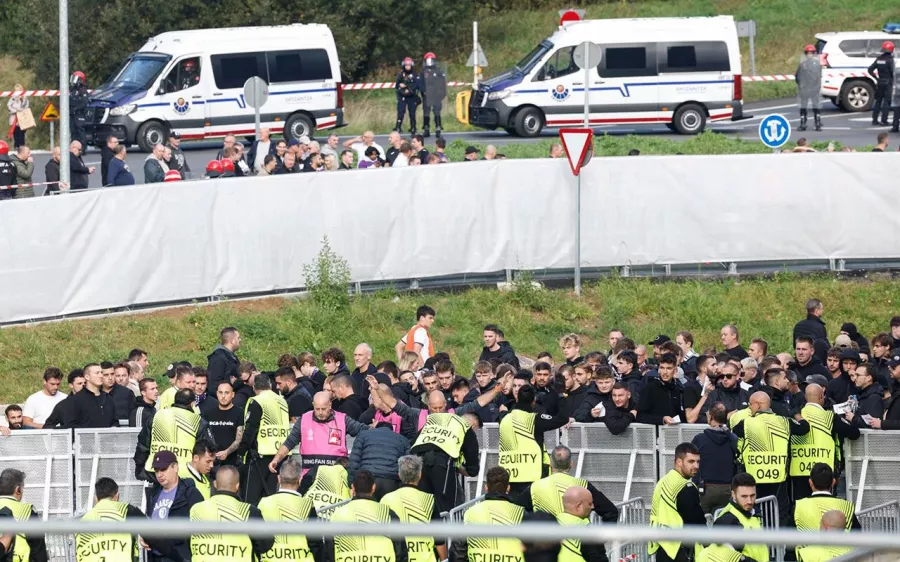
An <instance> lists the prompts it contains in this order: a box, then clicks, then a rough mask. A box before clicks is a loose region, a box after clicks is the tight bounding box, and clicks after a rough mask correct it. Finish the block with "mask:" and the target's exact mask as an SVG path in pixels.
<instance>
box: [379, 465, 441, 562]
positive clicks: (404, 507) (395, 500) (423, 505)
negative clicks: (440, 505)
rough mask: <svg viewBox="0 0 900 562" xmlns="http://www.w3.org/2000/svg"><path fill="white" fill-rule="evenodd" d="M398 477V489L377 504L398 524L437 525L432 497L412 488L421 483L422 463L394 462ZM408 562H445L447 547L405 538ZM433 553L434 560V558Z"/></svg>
mask: <svg viewBox="0 0 900 562" xmlns="http://www.w3.org/2000/svg"><path fill="white" fill-rule="evenodd" d="M397 466H398V471H397V472H398V474H399V476H400V482H402V485H401V486H400V488H399V489H397V490H394V491H393V492H390V493H387V494H385V495H384V496H382V498H381V503H382V504H383V505H386V506H388V507H389V508H390V509H391V511H393V512H394V513H395V514H396V515H397V517H398V518H399V519H400V522H401V523H430V522H431V521H440V520H441V513H440V511H438V510H437V507H436V504H435V502H434V495H433V494H429V493H427V492H423V491H421V490H419V489H418V488H416V486H418V485H419V480H421V479H422V459H421V458H419V457H417V456H415V455H406V456H403V457H400V459H399V460H398V461H397ZM406 547H407V550H408V551H409V562H438V561H439V560H446V559H447V546H446V545H445V544H444V540H443V539H436V538H435V537H406ZM435 549H437V554H438V557H437V558H435V556H434V554H435Z"/></svg>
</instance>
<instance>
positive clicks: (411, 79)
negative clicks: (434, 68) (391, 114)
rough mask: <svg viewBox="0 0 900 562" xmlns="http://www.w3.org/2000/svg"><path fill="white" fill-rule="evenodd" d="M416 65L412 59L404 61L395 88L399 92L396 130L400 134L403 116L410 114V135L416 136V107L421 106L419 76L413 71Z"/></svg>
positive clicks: (408, 58)
mask: <svg viewBox="0 0 900 562" xmlns="http://www.w3.org/2000/svg"><path fill="white" fill-rule="evenodd" d="M414 65H415V63H414V62H413V60H412V58H411V57H406V58H405V59H403V64H402V65H401V67H400V74H398V75H397V80H396V85H395V86H394V89H395V90H396V91H397V126H396V127H394V130H395V131H397V132H400V130H401V128H402V127H403V115H404V114H405V113H407V112H408V113H409V134H410V135H415V134H416V106H417V105H419V76H418V75H417V74H416V72H415V70H413V66H414Z"/></svg>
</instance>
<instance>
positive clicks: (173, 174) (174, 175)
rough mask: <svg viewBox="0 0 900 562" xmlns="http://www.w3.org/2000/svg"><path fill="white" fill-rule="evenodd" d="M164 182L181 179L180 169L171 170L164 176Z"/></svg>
mask: <svg viewBox="0 0 900 562" xmlns="http://www.w3.org/2000/svg"><path fill="white" fill-rule="evenodd" d="M163 181H164V182H169V181H181V172H179V171H178V170H169V171H168V172H166V175H165V177H164V178H163Z"/></svg>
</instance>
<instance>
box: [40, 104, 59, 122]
mask: <svg viewBox="0 0 900 562" xmlns="http://www.w3.org/2000/svg"><path fill="white" fill-rule="evenodd" d="M41 121H59V111H58V110H57V109H56V106H55V105H53V102H52V101H51V102H50V103H48V104H47V107H45V108H44V112H43V113H41Z"/></svg>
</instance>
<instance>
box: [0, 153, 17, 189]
mask: <svg viewBox="0 0 900 562" xmlns="http://www.w3.org/2000/svg"><path fill="white" fill-rule="evenodd" d="M15 184H16V167H15V165H14V164H13V163H12V160H10V159H9V144H7V142H6V141H3V140H0V201H2V200H3V199H12V198H13V197H15V195H16V190H14V189H3V188H5V187H6V186H8V185H15Z"/></svg>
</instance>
